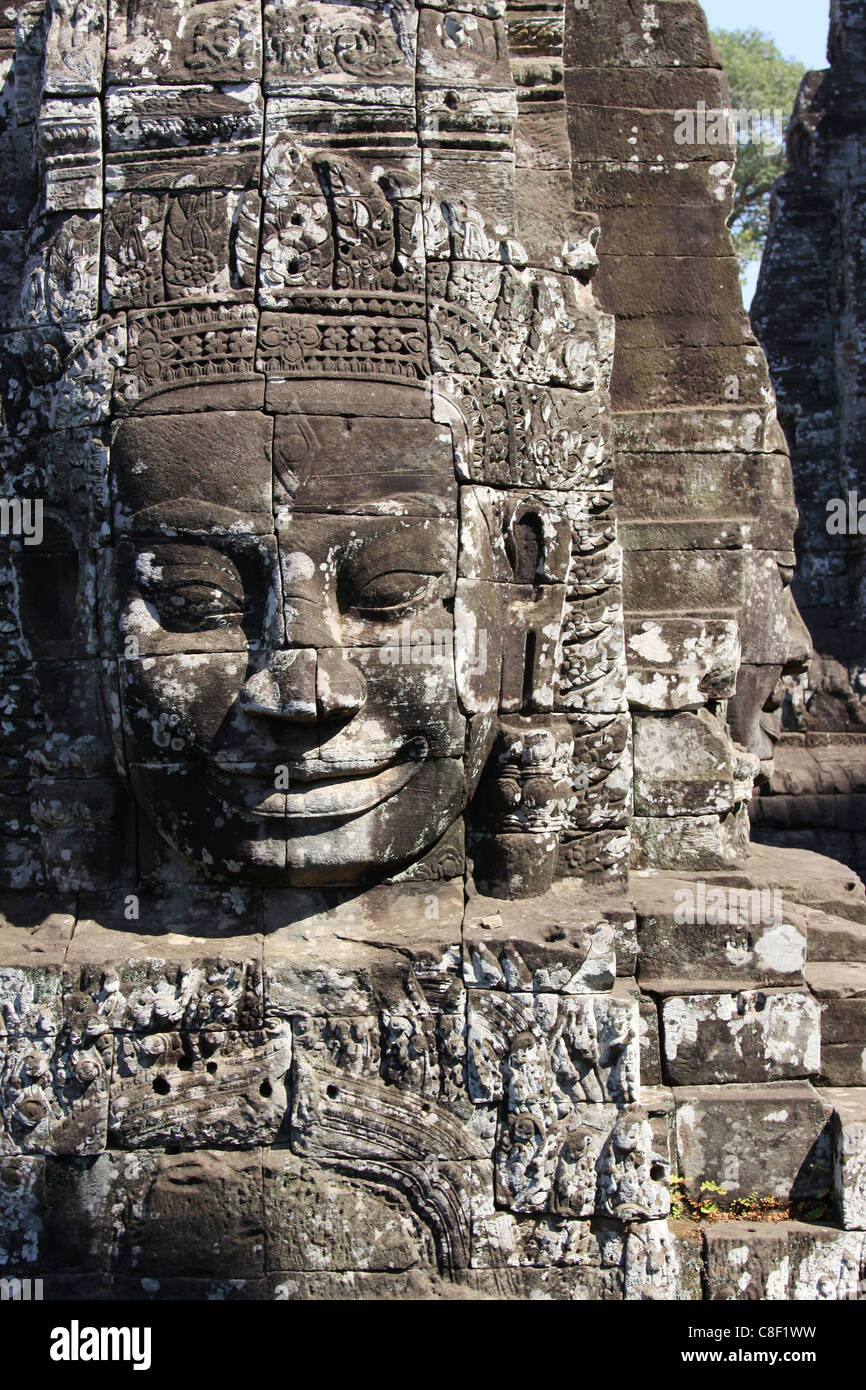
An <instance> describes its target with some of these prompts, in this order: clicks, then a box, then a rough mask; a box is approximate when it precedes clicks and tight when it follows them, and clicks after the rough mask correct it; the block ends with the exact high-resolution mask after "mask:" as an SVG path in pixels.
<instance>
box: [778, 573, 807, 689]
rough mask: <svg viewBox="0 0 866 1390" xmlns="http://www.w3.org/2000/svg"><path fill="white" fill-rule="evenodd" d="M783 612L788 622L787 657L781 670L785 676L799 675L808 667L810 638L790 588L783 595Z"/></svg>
mask: <svg viewBox="0 0 866 1390" xmlns="http://www.w3.org/2000/svg"><path fill="white" fill-rule="evenodd" d="M783 604H784V613H785V618H786V620H787V624H788V658H787V660H786V662H785V665H784V667H783V670H782V674H783V675H785V676H799V675H800V674H801V673H802V672H803V671H807V670H808V669H809V663H810V662H811V660H812V638H811V637H810V636H809V629H808V628H807V627H806V624H805V622H804V621H803V615H802V613H801V612H800V610H799V608H798V607H797V604H796V602H795V600H794V595H793V594H792V593H791V590H790V589H786V590H785V592H784V595H783Z"/></svg>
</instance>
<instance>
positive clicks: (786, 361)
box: [752, 0, 866, 868]
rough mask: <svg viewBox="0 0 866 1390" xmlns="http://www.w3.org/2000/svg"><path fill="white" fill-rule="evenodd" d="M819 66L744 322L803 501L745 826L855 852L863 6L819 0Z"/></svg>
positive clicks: (860, 717) (861, 854) (791, 140)
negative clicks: (773, 707)
mask: <svg viewBox="0 0 866 1390" xmlns="http://www.w3.org/2000/svg"><path fill="white" fill-rule="evenodd" d="M828 57H829V60H830V67H829V68H827V69H825V70H823V71H820V72H810V73H807V74H806V76H805V78H804V79H803V83H802V85H801V88H800V92H799V94H798V96H797V101H796V104H795V107H794V111H793V114H792V118H791V124H790V128H789V132H788V141H787V148H788V160H789V168H788V171H787V172H786V174H785V175H784V177H783V178H781V179H780V180H779V181H778V183H777V184H776V187H775V189H774V192H773V204H772V214H771V221H770V231H769V235H768V238H767V246H766V250H765V253H764V260H763V263H762V266H761V275H760V279H759V282H758V289H757V292H756V294H755V300H754V304H753V306H752V319H753V321H754V323H755V327H756V330H757V332H758V333H759V335H760V338H761V341H762V343H763V344H764V347H765V350H766V352H767V356H768V358H769V360H770V368H771V371H772V375H773V383H774V385H775V388H776V394H777V396H778V400H779V418H780V420H781V422H782V424H783V426H784V429H785V432H786V434H787V437H788V440H789V442H790V446H791V458H792V463H793V468H794V483H795V488H796V493H797V504H798V507H799V510H800V526H799V530H798V532H797V557H798V569H797V574H796V577H795V580H794V591H795V593H796V595H797V601H798V603H799V606H800V610H801V612H802V613H803V616H804V618H805V619H806V622H807V624H808V626H809V630H810V633H811V636H812V641H813V643H814V647H815V660H814V662H813V664H812V667H811V669H810V671H809V674H808V677H807V678H804V679H803V680H801V681H800V682H798V683H796V684H795V686H794V689H793V691H792V698H791V701H790V707H789V712H788V714H789V717H788V720H787V723H788V728H789V730H790V733H788V734H786V735H785V737H784V739H783V742H782V744H781V746H780V750H779V758H778V761H777V767H776V773H775V776H774V778H773V782H772V785H771V788H770V791H771V793H772V794H771V795H768V796H765V797H762V798H761V799H760V800H759V801H758V802H757V803H756V805H755V822H756V833H757V834H758V835H759V837H760V838H762V839H764V840H766V841H768V842H771V843H777V844H795V845H801V846H803V847H804V848H810V849H817V850H819V851H820V852H822V853H827V854H833V855H834V856H835V857H836V858H839V859H843V860H845V862H846V863H848V864H851V865H852V866H853V867H854V868H862V867H863V865H864V864H866V836H864V829H863V827H864V812H866V705H864V689H863V679H864V677H863V672H864V668H866V601H864V592H866V591H864V559H863V557H864V546H863V534H864V532H866V521H861V518H862V517H863V515H864V514H866V507H863V508H862V511H861V510H859V507H860V503H861V501H862V500H863V499H864V496H866V464H864V458H866V409H864V389H863V370H864V369H863V363H864V358H866V337H864V334H866V327H864V325H866V304H864V289H863V273H862V272H863V267H862V256H863V252H862V246H863V237H864V206H866V182H864V161H863V151H864V140H866V76H864V64H866V9H864V6H863V4H862V3H860V2H859V0H841V3H835V0H834V3H833V4H832V5H831V10H830V34H829V40H828Z"/></svg>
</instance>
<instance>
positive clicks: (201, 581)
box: [136, 547, 246, 632]
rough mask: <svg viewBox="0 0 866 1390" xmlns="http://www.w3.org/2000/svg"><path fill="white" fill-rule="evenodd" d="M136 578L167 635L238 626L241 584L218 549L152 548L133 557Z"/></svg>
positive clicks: (241, 610)
mask: <svg viewBox="0 0 866 1390" xmlns="http://www.w3.org/2000/svg"><path fill="white" fill-rule="evenodd" d="M136 578H137V581H138V585H139V588H140V590H141V593H142V596H143V597H144V599H145V600H146V602H147V603H149V604H150V606H151V607H152V608H153V609H154V611H155V613H156V616H157V618H158V619H159V622H160V625H161V626H162V627H163V628H165V629H166V631H168V632H209V631H213V630H215V629H219V628H229V627H238V626H239V625H240V624H241V622H242V620H243V617H244V613H245V606H246V605H245V596H244V585H243V581H242V579H241V576H240V574H239V573H238V571H237V569H236V568H235V566H234V564H233V563H232V561H231V560H230V559H228V557H227V556H225V555H221V554H220V553H219V552H218V551H208V550H205V549H204V548H201V549H193V548H190V547H183V548H182V549H181V548H169V547H166V548H165V549H164V550H160V548H159V547H156V548H155V549H154V550H150V551H145V552H142V553H141V554H139V556H138V557H137V559H136Z"/></svg>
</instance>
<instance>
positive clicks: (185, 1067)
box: [177, 1057, 192, 1071]
mask: <svg viewBox="0 0 866 1390" xmlns="http://www.w3.org/2000/svg"><path fill="white" fill-rule="evenodd" d="M177 1069H178V1071H192V1061H191V1059H190V1058H189V1057H181V1059H180V1061H179V1062H178V1064H177Z"/></svg>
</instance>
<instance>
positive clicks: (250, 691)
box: [241, 647, 318, 720]
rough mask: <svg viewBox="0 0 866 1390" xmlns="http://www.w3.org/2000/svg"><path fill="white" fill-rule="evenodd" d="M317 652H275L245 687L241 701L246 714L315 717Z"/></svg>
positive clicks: (294, 649) (299, 717)
mask: <svg viewBox="0 0 866 1390" xmlns="http://www.w3.org/2000/svg"><path fill="white" fill-rule="evenodd" d="M316 655H317V654H316V651H315V649H314V648H311V647H294V648H291V649H290V650H288V651H280V652H273V653H272V655H271V656H270V658H269V659H268V663H267V665H266V666H263V667H262V669H261V671H256V673H255V675H253V676H250V678H249V680H248V681H247V683H246V685H245V686H244V688H243V692H242V694H241V704H242V705H243V708H244V709H245V711H246V712H247V714H264V715H269V716H270V717H271V718H272V719H293V720H301V719H316V718H317V717H318V710H317V708H316Z"/></svg>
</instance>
